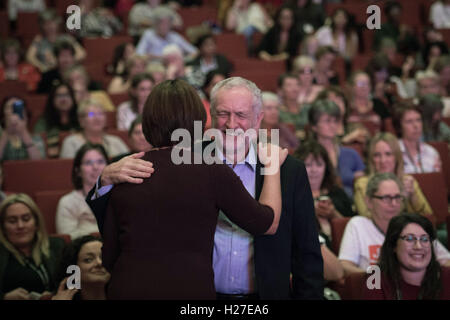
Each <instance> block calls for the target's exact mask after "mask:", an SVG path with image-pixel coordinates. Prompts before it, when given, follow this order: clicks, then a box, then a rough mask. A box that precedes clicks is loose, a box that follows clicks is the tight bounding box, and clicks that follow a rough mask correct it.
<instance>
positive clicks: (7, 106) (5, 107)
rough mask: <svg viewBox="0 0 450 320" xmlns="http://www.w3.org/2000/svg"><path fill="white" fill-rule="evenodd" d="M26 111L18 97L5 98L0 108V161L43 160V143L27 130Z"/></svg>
mask: <svg viewBox="0 0 450 320" xmlns="http://www.w3.org/2000/svg"><path fill="white" fill-rule="evenodd" d="M28 118H29V114H28V110H27V107H26V104H25V101H23V100H22V99H20V98H19V97H14V96H13V97H6V98H5V99H4V100H3V103H2V105H1V108H0V124H1V126H2V129H3V130H2V133H1V136H0V160H2V161H4V160H25V159H32V160H36V159H42V158H45V143H44V141H43V140H42V138H41V136H39V135H31V133H30V131H29V130H28Z"/></svg>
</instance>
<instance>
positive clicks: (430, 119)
mask: <svg viewBox="0 0 450 320" xmlns="http://www.w3.org/2000/svg"><path fill="white" fill-rule="evenodd" d="M417 106H418V108H419V110H420V112H421V113H422V117H423V119H422V121H423V130H422V131H423V135H422V138H423V139H422V140H423V141H424V142H429V141H446V142H447V143H450V128H449V126H448V125H447V124H446V123H445V122H444V121H442V111H443V110H444V104H443V103H442V100H441V97H440V96H438V95H436V94H431V93H430V94H426V95H423V96H422V97H421V98H420V99H419V104H418V105H417Z"/></svg>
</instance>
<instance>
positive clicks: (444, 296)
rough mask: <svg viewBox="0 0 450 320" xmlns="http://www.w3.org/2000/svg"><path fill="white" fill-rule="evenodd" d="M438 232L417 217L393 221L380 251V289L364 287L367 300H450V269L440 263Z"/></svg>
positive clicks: (428, 223)
mask: <svg viewBox="0 0 450 320" xmlns="http://www.w3.org/2000/svg"><path fill="white" fill-rule="evenodd" d="M435 240H436V232H435V231H434V229H433V225H432V224H431V222H430V221H429V220H428V219H426V218H424V217H422V216H420V215H417V214H409V213H408V214H402V215H400V216H397V217H394V218H392V220H391V221H390V223H389V226H388V228H387V232H386V239H385V241H384V243H383V246H382V247H381V249H380V259H379V261H378V265H379V266H380V270H381V282H380V288H374V289H372V290H369V289H368V288H367V287H366V286H364V289H363V290H364V291H363V299H364V300H450V269H449V268H448V267H441V266H440V265H439V263H438V262H437V261H436V250H435V248H434V245H432V243H434V241H435Z"/></svg>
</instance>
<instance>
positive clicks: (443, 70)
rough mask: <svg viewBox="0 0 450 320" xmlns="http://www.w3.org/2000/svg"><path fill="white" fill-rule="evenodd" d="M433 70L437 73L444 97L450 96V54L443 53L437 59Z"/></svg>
mask: <svg viewBox="0 0 450 320" xmlns="http://www.w3.org/2000/svg"><path fill="white" fill-rule="evenodd" d="M434 71H435V72H436V73H437V74H438V75H439V79H440V82H441V94H442V95H443V96H444V97H448V96H450V55H449V54H447V55H444V56H441V57H439V58H438V59H437V61H436V63H435V65H434Z"/></svg>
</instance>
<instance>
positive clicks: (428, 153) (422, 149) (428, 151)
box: [392, 102, 442, 173]
mask: <svg viewBox="0 0 450 320" xmlns="http://www.w3.org/2000/svg"><path fill="white" fill-rule="evenodd" d="M392 124H393V125H394V129H395V130H396V132H397V136H398V137H400V140H399V144H400V150H401V152H402V154H403V163H404V171H405V173H426V172H438V171H441V170H442V161H441V157H440V156H439V153H438V152H437V151H436V149H435V148H433V147H432V146H431V145H429V144H428V143H425V142H422V133H423V122H422V114H421V112H420V109H419V108H418V107H416V106H415V105H413V104H412V103H408V102H401V103H398V104H397V105H395V106H394V117H393V119H392Z"/></svg>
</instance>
